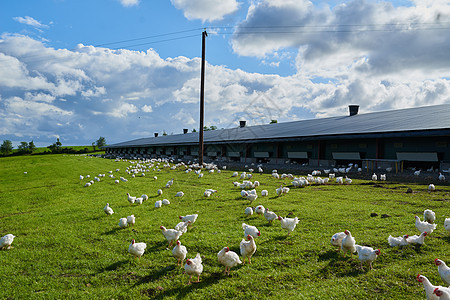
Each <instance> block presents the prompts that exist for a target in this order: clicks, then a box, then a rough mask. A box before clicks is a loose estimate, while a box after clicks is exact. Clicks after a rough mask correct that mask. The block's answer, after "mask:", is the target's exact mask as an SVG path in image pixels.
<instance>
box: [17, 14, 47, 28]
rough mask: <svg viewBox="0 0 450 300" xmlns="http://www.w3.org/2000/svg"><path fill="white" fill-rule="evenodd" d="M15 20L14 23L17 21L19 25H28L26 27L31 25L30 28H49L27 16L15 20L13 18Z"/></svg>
mask: <svg viewBox="0 0 450 300" xmlns="http://www.w3.org/2000/svg"><path fill="white" fill-rule="evenodd" d="M13 19H14V21H17V22H19V23H22V24H26V25H30V26H33V27H37V28H47V27H48V25H46V24H42V23H41V22H39V21H37V20H35V19H33V18H32V17H30V16H26V17H15V18H13Z"/></svg>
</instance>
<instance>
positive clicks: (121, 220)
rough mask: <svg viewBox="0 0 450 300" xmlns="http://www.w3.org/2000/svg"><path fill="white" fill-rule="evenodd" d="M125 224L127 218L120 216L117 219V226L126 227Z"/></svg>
mask: <svg viewBox="0 0 450 300" xmlns="http://www.w3.org/2000/svg"><path fill="white" fill-rule="evenodd" d="M127 226H128V223H127V218H120V219H119V227H120V228H126V227H127Z"/></svg>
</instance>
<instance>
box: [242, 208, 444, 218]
mask: <svg viewBox="0 0 450 300" xmlns="http://www.w3.org/2000/svg"><path fill="white" fill-rule="evenodd" d="M244 213H245V215H246V216H247V217H248V216H251V215H253V208H251V207H250V206H249V207H247V208H246V209H245V211H244ZM449 220H450V219H449Z"/></svg>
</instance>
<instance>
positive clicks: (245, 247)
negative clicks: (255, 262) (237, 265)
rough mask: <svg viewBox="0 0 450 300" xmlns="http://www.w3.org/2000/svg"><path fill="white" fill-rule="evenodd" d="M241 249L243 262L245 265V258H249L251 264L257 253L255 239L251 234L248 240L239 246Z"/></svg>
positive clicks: (243, 240)
mask: <svg viewBox="0 0 450 300" xmlns="http://www.w3.org/2000/svg"><path fill="white" fill-rule="evenodd" d="M239 249H240V250H241V255H242V257H243V258H242V261H243V263H244V264H245V258H246V257H248V263H249V264H251V263H252V261H251V258H252V256H253V254H255V252H256V244H255V239H254V238H253V237H252V236H251V235H250V234H249V235H247V240H245V239H242V241H241V243H240V244H239Z"/></svg>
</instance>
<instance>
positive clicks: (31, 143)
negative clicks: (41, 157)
mask: <svg viewBox="0 0 450 300" xmlns="http://www.w3.org/2000/svg"><path fill="white" fill-rule="evenodd" d="M28 150H30V152H31V153H33V152H34V150H36V145H35V144H34V142H33V141H31V142H29V143H28Z"/></svg>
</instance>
